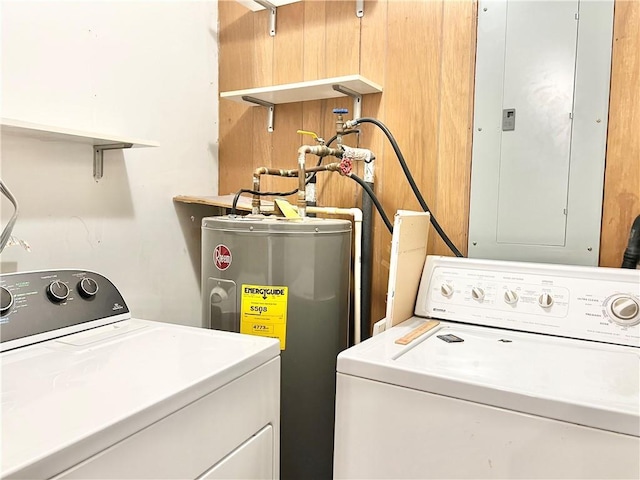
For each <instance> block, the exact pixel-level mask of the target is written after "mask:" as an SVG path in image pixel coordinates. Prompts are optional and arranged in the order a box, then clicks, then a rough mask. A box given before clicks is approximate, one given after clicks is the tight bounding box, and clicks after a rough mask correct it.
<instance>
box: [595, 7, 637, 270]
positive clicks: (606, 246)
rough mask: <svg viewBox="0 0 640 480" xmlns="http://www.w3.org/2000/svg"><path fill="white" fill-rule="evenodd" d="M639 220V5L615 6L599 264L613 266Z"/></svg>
mask: <svg viewBox="0 0 640 480" xmlns="http://www.w3.org/2000/svg"><path fill="white" fill-rule="evenodd" d="M638 215H640V2H638V1H628V0H625V1H617V2H616V4H615V21H614V25H613V58H612V69H611V97H610V99H609V131H608V138H607V163H606V167H605V185H604V208H603V213H602V236H601V238H600V265H602V266H607V267H619V266H620V265H621V263H622V254H623V253H624V249H625V248H626V246H627V240H628V238H629V230H630V229H631V224H632V223H633V220H634V219H635V218H636V217H637V216H638Z"/></svg>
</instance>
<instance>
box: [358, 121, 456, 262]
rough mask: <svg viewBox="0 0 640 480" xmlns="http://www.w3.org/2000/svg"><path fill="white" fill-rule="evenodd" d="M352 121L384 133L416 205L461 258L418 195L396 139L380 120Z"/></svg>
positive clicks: (416, 187)
mask: <svg viewBox="0 0 640 480" xmlns="http://www.w3.org/2000/svg"><path fill="white" fill-rule="evenodd" d="M354 121H355V122H356V124H359V123H373V124H374V125H375V126H377V127H378V128H380V130H382V131H383V132H384V134H385V135H386V136H387V138H388V139H389V142H391V146H392V147H393V151H394V152H395V154H396V157H398V161H399V162H400V166H401V167H402V171H403V172H404V175H405V177H407V181H408V182H409V185H410V186H411V190H413V193H414V195H415V196H416V198H417V199H418V203H419V204H420V206H421V207H422V210H424V211H425V212H429V214H430V215H431V224H432V225H433V228H435V230H436V232H438V235H440V238H442V240H443V241H444V243H446V244H447V246H448V247H449V248H450V249H451V251H452V252H453V253H454V254H455V256H456V257H462V256H463V255H462V253H461V252H460V250H458V249H457V248H456V246H455V245H454V244H453V242H452V241H451V239H450V238H449V237H448V236H447V234H446V233H445V232H444V230H442V227H441V226H440V224H439V223H438V221H437V220H436V217H435V216H434V215H433V213H432V212H431V210H430V209H429V206H428V205H427V202H425V201H424V198H423V197H422V194H421V193H420V190H419V189H418V186H417V185H416V182H415V180H414V179H413V176H412V175H411V172H410V171H409V167H408V166H407V162H406V161H405V159H404V155H402V152H401V151H400V147H399V146H398V142H396V139H395V138H393V135H392V134H391V132H390V131H389V129H388V128H387V127H386V126H385V124H384V123H382V122H381V121H380V120H377V119H375V118H369V117H364V118H358V119H356V120H354Z"/></svg>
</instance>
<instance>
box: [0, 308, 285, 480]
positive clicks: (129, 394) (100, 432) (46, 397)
mask: <svg viewBox="0 0 640 480" xmlns="http://www.w3.org/2000/svg"><path fill="white" fill-rule="evenodd" d="M279 353H280V348H279V342H278V341H277V340H274V339H271V338H262V337H252V336H249V335H240V334H237V333H229V332H220V331H215V330H206V329H202V328H193V327H184V326H179V325H170V324H165V323H158V322H148V321H142V320H127V321H123V322H118V323H116V324H111V325H107V326H104V327H99V328H95V329H93V330H88V331H85V332H81V333H77V334H74V335H68V336H66V337H61V338H58V339H55V340H49V341H47V342H43V343H39V344H35V345H31V346H27V347H23V348H19V349H16V350H12V351H10V352H5V353H3V354H2V355H1V356H0V359H1V360H2V370H1V372H2V375H1V377H2V378H1V382H2V384H1V386H2V388H1V391H2V418H1V420H2V431H1V438H2V442H0V443H1V444H2V447H1V448H2V450H1V452H0V458H1V459H2V462H1V471H0V477H2V478H5V477H7V476H13V475H16V474H17V475H18V476H20V472H24V471H25V470H24V469H25V468H29V467H31V470H30V471H34V470H33V469H34V468H36V469H37V468H38V465H44V463H45V462H46V465H47V466H48V467H50V468H51V469H54V470H55V469H57V471H61V470H63V469H65V468H69V467H71V466H72V465H74V464H75V463H77V462H79V461H82V460H84V459H85V458H87V457H88V456H90V455H93V454H95V453H97V452H99V451H101V450H103V449H105V448H107V447H109V446H110V445H112V444H113V443H115V442H117V441H119V440H121V439H122V438H125V437H126V436H128V435H131V434H133V433H135V432H136V431H138V430H141V429H142V428H144V427H146V426H148V425H150V424H151V423H153V422H155V421H158V420H160V419H161V418H163V417H165V416H167V415H169V414H171V413H173V412H174V411H176V410H178V409H179V408H182V407H183V406H185V405H187V404H188V403H191V402H193V401H195V400H197V399H198V398H201V397H203V396H204V395H206V394H208V393H210V392H212V391H214V390H216V389H218V388H220V387H222V386H223V385H226V384H228V383H229V382H231V381H233V380H235V379H237V378H238V377H240V376H242V375H244V374H245V373H247V372H249V371H250V370H253V369H255V368H257V367H259V366H260V365H262V364H264V363H265V362H267V361H269V360H271V359H273V358H275V357H277V356H278V354H279ZM46 470H47V471H50V469H49V468H46ZM27 476H30V475H27Z"/></svg>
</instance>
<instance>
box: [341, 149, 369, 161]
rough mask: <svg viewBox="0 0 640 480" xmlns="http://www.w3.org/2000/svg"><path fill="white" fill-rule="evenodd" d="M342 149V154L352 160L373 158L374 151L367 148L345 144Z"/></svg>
mask: <svg viewBox="0 0 640 480" xmlns="http://www.w3.org/2000/svg"><path fill="white" fill-rule="evenodd" d="M342 150H343V152H342V156H343V157H348V158H350V159H351V160H355V161H361V162H370V161H371V159H372V158H373V153H372V152H371V150H368V149H366V148H355V147H348V146H346V145H343V146H342Z"/></svg>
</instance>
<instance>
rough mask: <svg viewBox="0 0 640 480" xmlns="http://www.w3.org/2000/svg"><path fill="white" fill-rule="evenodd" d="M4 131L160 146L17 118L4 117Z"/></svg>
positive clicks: (46, 138)
mask: <svg viewBox="0 0 640 480" xmlns="http://www.w3.org/2000/svg"><path fill="white" fill-rule="evenodd" d="M1 127H2V133H3V134H4V133H8V134H12V135H20V136H23V137H30V138H37V139H39V140H44V141H51V142H54V141H58V142H75V143H86V144H89V145H94V146H96V145H113V144H116V143H127V144H129V143H130V144H131V147H132V148H136V147H159V146H160V144H159V143H158V142H153V141H150V140H140V139H134V138H129V137H121V136H118V135H108V134H104V133H96V132H86V131H81V130H73V129H71V128H64V127H58V126H53V125H41V124H37V123H31V122H25V121H22V120H15V119H12V118H3V119H2V124H1Z"/></svg>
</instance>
